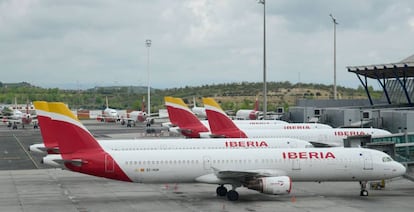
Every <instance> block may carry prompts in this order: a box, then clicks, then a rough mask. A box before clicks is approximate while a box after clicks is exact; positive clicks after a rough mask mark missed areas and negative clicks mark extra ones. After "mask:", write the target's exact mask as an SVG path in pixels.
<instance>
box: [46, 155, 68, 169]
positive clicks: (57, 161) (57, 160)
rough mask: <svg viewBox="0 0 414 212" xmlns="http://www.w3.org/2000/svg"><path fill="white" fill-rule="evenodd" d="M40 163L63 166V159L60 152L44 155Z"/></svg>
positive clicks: (57, 166)
mask: <svg viewBox="0 0 414 212" xmlns="http://www.w3.org/2000/svg"><path fill="white" fill-rule="evenodd" d="M42 163H43V164H46V165H49V166H53V167H56V168H63V167H64V165H63V159H62V156H61V155H60V154H54V155H46V156H45V157H43V159H42Z"/></svg>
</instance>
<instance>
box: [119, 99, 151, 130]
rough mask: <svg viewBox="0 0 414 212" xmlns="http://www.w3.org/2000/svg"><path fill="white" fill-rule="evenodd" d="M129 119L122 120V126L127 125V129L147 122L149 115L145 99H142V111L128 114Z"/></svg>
mask: <svg viewBox="0 0 414 212" xmlns="http://www.w3.org/2000/svg"><path fill="white" fill-rule="evenodd" d="M127 116H128V117H127V118H121V124H122V125H125V124H126V125H127V127H132V126H135V124H136V123H138V122H145V121H147V118H148V116H147V113H146V112H145V97H144V98H143V99H142V107H141V110H140V111H138V110H137V111H131V112H130V113H128V114H127Z"/></svg>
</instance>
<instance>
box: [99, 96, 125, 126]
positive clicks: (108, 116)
mask: <svg viewBox="0 0 414 212" xmlns="http://www.w3.org/2000/svg"><path fill="white" fill-rule="evenodd" d="M96 119H97V120H98V121H101V122H118V121H119V120H120V118H119V114H118V111H116V110H115V109H113V108H110V107H109V104H108V97H106V108H105V109H104V110H103V111H102V116H98V117H97V118H96Z"/></svg>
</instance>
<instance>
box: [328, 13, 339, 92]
mask: <svg viewBox="0 0 414 212" xmlns="http://www.w3.org/2000/svg"><path fill="white" fill-rule="evenodd" d="M329 16H331V18H332V22H333V24H334V99H336V96H337V95H336V25H337V24H338V22H336V19H335V18H334V17H333V16H332V14H329Z"/></svg>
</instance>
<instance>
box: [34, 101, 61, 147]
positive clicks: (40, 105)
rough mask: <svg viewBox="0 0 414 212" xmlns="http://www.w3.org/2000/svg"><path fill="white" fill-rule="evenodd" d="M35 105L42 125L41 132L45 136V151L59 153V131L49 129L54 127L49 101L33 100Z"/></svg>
mask: <svg viewBox="0 0 414 212" xmlns="http://www.w3.org/2000/svg"><path fill="white" fill-rule="evenodd" d="M33 105H34V107H35V109H36V114H37V120H38V122H39V124H40V125H41V126H42V127H41V128H40V133H41V135H42V137H43V143H44V147H45V151H47V153H48V154H56V153H59V145H58V142H57V140H56V136H57V135H56V134H57V131H56V130H47V129H51V128H53V124H52V118H51V116H50V113H49V105H48V103H47V102H45V101H35V102H33Z"/></svg>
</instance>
